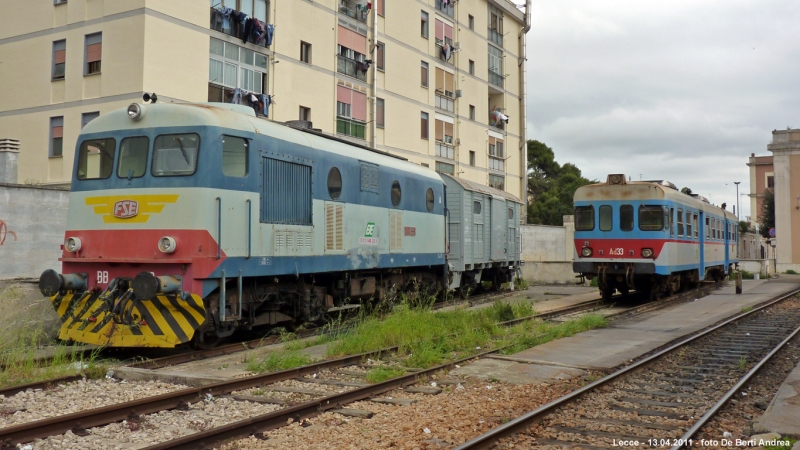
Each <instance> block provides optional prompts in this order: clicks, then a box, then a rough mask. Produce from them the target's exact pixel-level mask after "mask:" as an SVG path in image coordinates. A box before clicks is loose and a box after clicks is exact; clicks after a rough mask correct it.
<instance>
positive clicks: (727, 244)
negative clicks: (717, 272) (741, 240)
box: [722, 218, 731, 273]
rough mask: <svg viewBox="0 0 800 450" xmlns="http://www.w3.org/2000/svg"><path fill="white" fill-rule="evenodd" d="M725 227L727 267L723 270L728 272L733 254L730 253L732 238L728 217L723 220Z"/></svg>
mask: <svg viewBox="0 0 800 450" xmlns="http://www.w3.org/2000/svg"><path fill="white" fill-rule="evenodd" d="M723 223H724V227H725V228H724V229H723V230H722V237H723V238H724V239H725V267H723V268H722V270H723V271H724V272H725V273H728V266H730V264H731V255H730V250H731V247H730V245H729V244H730V240H731V222H730V221H729V220H728V219H727V218H726V219H724V220H723Z"/></svg>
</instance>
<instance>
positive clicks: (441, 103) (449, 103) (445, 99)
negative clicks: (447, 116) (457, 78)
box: [436, 91, 456, 112]
mask: <svg viewBox="0 0 800 450" xmlns="http://www.w3.org/2000/svg"><path fill="white" fill-rule="evenodd" d="M448 93H449V94H450V96H447V95H442V93H440V92H439V91H437V92H436V107H437V108H440V109H443V110H445V111H450V112H453V111H454V110H455V103H456V102H455V100H453V99H452V98H450V97H451V96H452V95H453V93H452V92H445V94H448Z"/></svg>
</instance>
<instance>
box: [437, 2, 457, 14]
mask: <svg viewBox="0 0 800 450" xmlns="http://www.w3.org/2000/svg"><path fill="white" fill-rule="evenodd" d="M453 4H454V2H452V1H446V0H436V9H438V10H439V11H441V12H443V13H444V14H447V15H448V16H450V17H453V12H454V10H455V7H454V6H453Z"/></svg>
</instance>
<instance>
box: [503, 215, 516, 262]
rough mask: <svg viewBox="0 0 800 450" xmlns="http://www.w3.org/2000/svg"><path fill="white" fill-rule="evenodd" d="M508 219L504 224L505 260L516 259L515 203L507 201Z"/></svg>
mask: <svg viewBox="0 0 800 450" xmlns="http://www.w3.org/2000/svg"><path fill="white" fill-rule="evenodd" d="M506 205H507V206H508V208H507V209H508V221H507V224H506V228H507V231H506V262H510V261H516V260H517V242H516V241H517V213H516V212H517V204H516V203H513V202H507V203H506Z"/></svg>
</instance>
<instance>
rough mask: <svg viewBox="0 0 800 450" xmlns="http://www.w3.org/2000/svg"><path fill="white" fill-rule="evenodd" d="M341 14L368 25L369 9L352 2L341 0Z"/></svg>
mask: <svg viewBox="0 0 800 450" xmlns="http://www.w3.org/2000/svg"><path fill="white" fill-rule="evenodd" d="M339 12H340V13H342V14H344V15H345V16H347V17H350V18H353V19H356V20H357V21H359V22H363V23H367V7H366V5H361V4H358V3H356V2H352V1H350V0H339Z"/></svg>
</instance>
